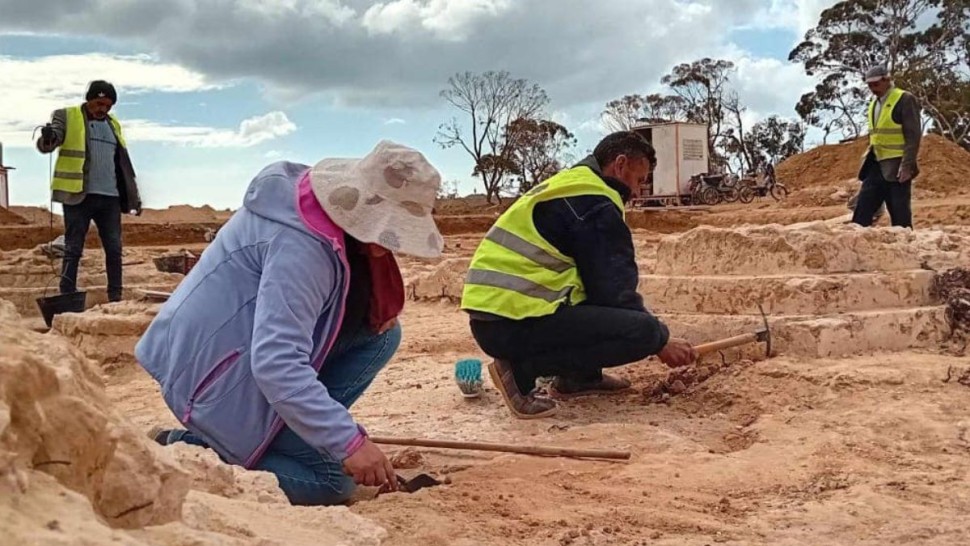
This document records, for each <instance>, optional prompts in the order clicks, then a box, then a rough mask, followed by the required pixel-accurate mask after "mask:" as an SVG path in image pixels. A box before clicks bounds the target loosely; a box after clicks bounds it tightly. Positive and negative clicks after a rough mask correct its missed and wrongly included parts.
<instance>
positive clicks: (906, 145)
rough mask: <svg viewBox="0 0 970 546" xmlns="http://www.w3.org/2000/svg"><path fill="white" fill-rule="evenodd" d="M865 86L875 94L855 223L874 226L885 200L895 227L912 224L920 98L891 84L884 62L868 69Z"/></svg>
mask: <svg viewBox="0 0 970 546" xmlns="http://www.w3.org/2000/svg"><path fill="white" fill-rule="evenodd" d="M866 84H867V85H868V86H869V90H870V91H872V94H873V95H874V98H873V99H872V102H871V103H870V104H869V110H868V112H867V117H868V119H869V150H868V151H867V152H866V157H865V160H864V161H863V164H862V168H861V169H860V171H859V179H860V180H862V189H861V190H860V191H859V195H858V197H857V201H856V204H855V210H854V212H853V215H852V221H853V222H854V223H856V224H859V225H861V226H870V225H872V222H873V216H874V215H875V214H876V211H878V210H879V209H880V208H881V207H882V206H883V204H885V206H886V209H887V210H888V211H889V218H890V220H891V221H892V225H894V226H902V227H908V228H912V227H913V212H912V205H911V199H912V191H913V179H914V178H916V175H917V174H919V168H918V167H917V165H916V157H917V155H918V154H919V144H920V139H921V137H922V134H923V126H922V123H921V120H920V105H919V101H918V100H917V99H916V97H914V96H913V95H912V94H910V93H907V92H906V91H903V90H902V89H900V88H898V87H896V86H895V85H893V80H892V76H891V75H890V74H889V70H887V69H886V67H885V66H876V67H873V68H871V69H870V70H869V71H868V72H867V73H866Z"/></svg>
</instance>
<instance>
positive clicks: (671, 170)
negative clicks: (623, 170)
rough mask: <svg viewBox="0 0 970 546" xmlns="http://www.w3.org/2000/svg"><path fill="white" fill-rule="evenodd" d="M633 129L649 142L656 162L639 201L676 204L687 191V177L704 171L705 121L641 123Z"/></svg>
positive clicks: (684, 200) (687, 193) (707, 163)
mask: <svg viewBox="0 0 970 546" xmlns="http://www.w3.org/2000/svg"><path fill="white" fill-rule="evenodd" d="M633 131H634V132H636V133H637V134H639V135H641V136H643V137H644V138H646V139H647V141H648V142H650V143H651V144H653V147H654V149H655V150H656V151H657V165H656V167H655V168H654V170H653V173H652V175H651V177H650V178H649V179H648V182H647V187H646V188H644V192H643V195H641V202H643V203H648V202H655V203H656V204H664V205H666V204H675V205H679V204H682V203H685V202H687V199H686V198H687V197H689V195H690V179H691V177H692V176H694V175H697V174H703V173H706V172H708V169H709V159H710V157H709V155H708V149H707V125H705V124H702V123H681V122H669V123H644V124H641V125H636V126H634V127H633Z"/></svg>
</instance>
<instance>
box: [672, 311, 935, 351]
mask: <svg viewBox="0 0 970 546" xmlns="http://www.w3.org/2000/svg"><path fill="white" fill-rule="evenodd" d="M659 316H660V317H661V319H662V320H663V321H664V322H665V323H666V324H667V325H668V326H669V327H670V331H671V333H672V334H673V335H675V336H679V337H683V338H685V339H687V340H688V341H690V342H692V343H694V344H699V343H705V342H708V341H711V340H715V339H722V338H727V337H731V336H735V335H739V334H746V333H751V332H755V331H758V330H762V329H763V328H764V321H763V320H762V318H761V315H704V314H666V313H660V314H659ZM767 321H768V327H769V329H770V330H771V342H772V354H773V355H787V356H799V357H809V358H829V357H846V356H853V355H863V354H870V353H875V352H884V351H888V352H897V351H904V350H907V349H921V348H927V349H930V348H938V347H940V345H941V344H942V343H943V342H944V341H945V340H946V339H947V338H948V337H949V333H950V330H949V328H948V326H947V323H946V307H944V306H932V307H915V308H909V309H880V310H878V311H862V312H858V313H844V314H838V315H815V316H812V315H801V316H793V315H786V316H780V317H779V316H769V317H767ZM764 356H765V347H764V345H763V344H757V345H751V346H745V347H743V348H741V349H738V350H732V351H727V352H725V357H729V358H731V359H732V360H734V359H737V358H751V359H757V358H763V357H764Z"/></svg>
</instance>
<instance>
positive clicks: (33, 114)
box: [0, 53, 220, 146]
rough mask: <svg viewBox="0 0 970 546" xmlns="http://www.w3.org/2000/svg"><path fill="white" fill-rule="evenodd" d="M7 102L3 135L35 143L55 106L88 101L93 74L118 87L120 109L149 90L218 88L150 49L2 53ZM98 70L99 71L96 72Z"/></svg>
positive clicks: (1, 112)
mask: <svg viewBox="0 0 970 546" xmlns="http://www.w3.org/2000/svg"><path fill="white" fill-rule="evenodd" d="M0 74H3V86H4V91H3V94H4V104H5V107H4V108H0V140H2V141H3V142H4V143H5V144H7V145H9V146H32V142H31V132H32V131H33V129H34V128H35V127H36V126H38V125H43V124H45V123H47V122H48V121H49V120H50V115H51V112H52V111H53V110H55V109H57V108H62V107H64V106H67V105H71V104H80V103H82V102H84V93H85V91H86V90H87V86H88V83H89V82H90V81H91V80H92V79H105V80H108V81H110V82H112V83H113V84H114V86H115V88H116V89H117V90H118V95H119V97H118V102H119V109H123V108H124V107H125V106H130V105H132V104H134V103H135V102H137V101H131V100H128V99H129V98H130V97H131V96H132V95H139V94H143V93H147V92H151V91H155V92H164V93H186V92H192V91H203V90H208V89H216V88H218V87H220V85H218V84H215V83H212V82H210V81H209V80H208V78H206V77H205V76H204V75H203V74H201V73H198V72H194V71H191V70H188V69H186V68H184V67H182V66H178V65H174V64H164V63H158V62H156V61H154V60H153V59H152V58H151V57H149V56H147V55H129V56H122V55H106V54H100V53H91V54H86V55H54V56H48V57H39V58H34V59H20V58H15V57H9V56H0ZM95 75H96V76H95Z"/></svg>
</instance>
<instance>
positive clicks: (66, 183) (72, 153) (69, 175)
mask: <svg viewBox="0 0 970 546" xmlns="http://www.w3.org/2000/svg"><path fill="white" fill-rule="evenodd" d="M64 110H65V112H66V113H67V119H66V120H65V121H66V126H65V129H64V130H65V133H64V142H62V143H61V146H60V148H59V149H58V151H57V163H56V164H55V165H54V177H53V179H52V180H51V189H52V190H55V191H62V192H66V193H81V192H82V191H84V161H85V158H86V157H87V126H86V125H85V121H86V120H85V118H84V113H83V112H82V111H81V107H80V106H71V107H69V108H65V109H64ZM108 123H110V124H111V129H112V130H113V131H114V134H115V138H117V139H118V146H121V147H122V148H125V147H127V146H126V144H125V137H124V134H123V133H122V131H121V124H120V123H119V122H118V120H117V119H116V118H115V117H114V116H113V115H111V114H109V115H108Z"/></svg>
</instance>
